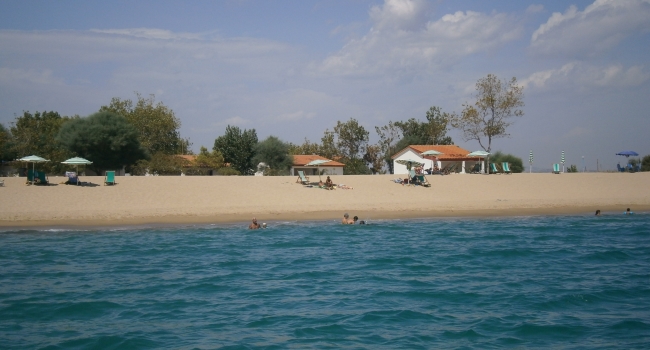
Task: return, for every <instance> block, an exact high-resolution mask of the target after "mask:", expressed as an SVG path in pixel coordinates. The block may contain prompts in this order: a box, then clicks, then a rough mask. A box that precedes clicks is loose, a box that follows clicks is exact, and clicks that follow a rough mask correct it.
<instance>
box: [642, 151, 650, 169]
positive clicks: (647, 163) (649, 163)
mask: <svg viewBox="0 0 650 350" xmlns="http://www.w3.org/2000/svg"><path fill="white" fill-rule="evenodd" d="M641 171H650V155H647V156H645V157H643V159H641Z"/></svg>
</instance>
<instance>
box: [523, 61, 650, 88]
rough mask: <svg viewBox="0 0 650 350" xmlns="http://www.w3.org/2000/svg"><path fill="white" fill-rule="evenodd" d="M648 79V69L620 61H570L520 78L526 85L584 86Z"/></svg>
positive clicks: (618, 84) (621, 84) (632, 84)
mask: <svg viewBox="0 0 650 350" xmlns="http://www.w3.org/2000/svg"><path fill="white" fill-rule="evenodd" d="M649 80H650V72H648V71H647V70H645V69H644V67H642V66H631V67H627V68H626V67H624V66H623V65H621V64H612V65H608V66H597V65H593V64H587V63H582V62H570V63H567V64H565V65H563V66H562V67H561V68H558V69H549V70H545V71H540V72H535V73H532V74H530V75H529V76H528V77H527V78H525V79H523V80H522V82H521V84H522V85H523V86H524V87H527V88H533V89H539V90H545V89H560V88H561V89H575V88H579V89H586V88H607V87H613V88H621V87H635V86H639V85H641V84H643V83H645V82H647V81H649Z"/></svg>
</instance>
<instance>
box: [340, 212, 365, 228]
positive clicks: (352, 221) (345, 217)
mask: <svg viewBox="0 0 650 350" xmlns="http://www.w3.org/2000/svg"><path fill="white" fill-rule="evenodd" d="M357 221H358V222H359V225H365V224H366V222H365V221H364V220H359V217H358V216H356V215H355V216H354V218H352V219H350V214H348V213H345V214H343V220H341V223H342V224H344V225H354V224H356V223H357Z"/></svg>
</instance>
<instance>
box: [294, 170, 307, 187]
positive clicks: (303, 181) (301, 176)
mask: <svg viewBox="0 0 650 350" xmlns="http://www.w3.org/2000/svg"><path fill="white" fill-rule="evenodd" d="M296 182H298V183H301V184H303V185H309V177H308V176H305V173H304V172H303V171H302V170H298V179H297V180H296Z"/></svg>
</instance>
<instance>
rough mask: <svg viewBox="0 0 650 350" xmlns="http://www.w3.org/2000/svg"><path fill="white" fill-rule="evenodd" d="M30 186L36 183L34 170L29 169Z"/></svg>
mask: <svg viewBox="0 0 650 350" xmlns="http://www.w3.org/2000/svg"><path fill="white" fill-rule="evenodd" d="M26 183H27V184H28V185H30V184H33V183H34V170H32V169H27V182H26Z"/></svg>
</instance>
